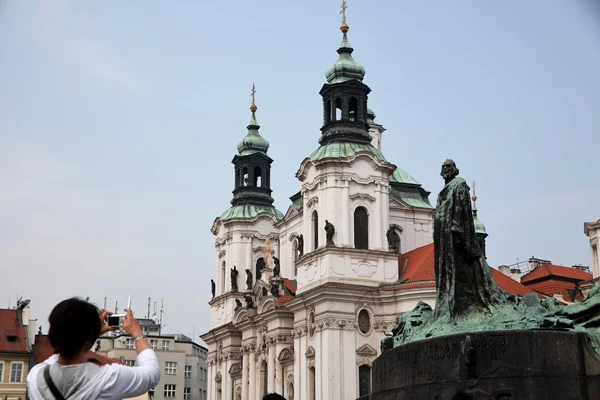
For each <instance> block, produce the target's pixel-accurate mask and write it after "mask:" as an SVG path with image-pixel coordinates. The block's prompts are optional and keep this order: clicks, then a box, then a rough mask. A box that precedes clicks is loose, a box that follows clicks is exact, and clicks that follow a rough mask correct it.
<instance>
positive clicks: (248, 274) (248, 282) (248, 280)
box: [246, 269, 252, 290]
mask: <svg viewBox="0 0 600 400" xmlns="http://www.w3.org/2000/svg"><path fill="white" fill-rule="evenodd" d="M246 290H252V271H250V270H249V269H246Z"/></svg>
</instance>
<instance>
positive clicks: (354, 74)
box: [325, 24, 365, 83]
mask: <svg viewBox="0 0 600 400" xmlns="http://www.w3.org/2000/svg"><path fill="white" fill-rule="evenodd" d="M341 30H342V32H343V33H344V37H343V39H342V44H341V45H340V48H339V49H338V51H337V52H338V54H339V57H338V59H337V61H336V62H335V63H334V64H333V66H331V68H329V69H328V70H327V72H326V73H325V77H326V78H327V82H328V83H340V82H346V81H349V80H352V79H356V80H358V81H361V82H362V80H363V78H364V77H365V67H363V66H362V65H360V64H359V63H358V62H356V61H355V60H354V58H352V52H353V51H354V49H353V48H352V46H350V42H348V37H347V35H346V32H348V25H346V24H344V25H342V27H341Z"/></svg>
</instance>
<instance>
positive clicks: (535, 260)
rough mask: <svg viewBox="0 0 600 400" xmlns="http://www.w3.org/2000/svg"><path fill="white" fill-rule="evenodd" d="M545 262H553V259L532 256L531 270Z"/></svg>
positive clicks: (530, 260)
mask: <svg viewBox="0 0 600 400" xmlns="http://www.w3.org/2000/svg"><path fill="white" fill-rule="evenodd" d="M544 264H552V261H550V260H542V259H541V258H535V257H531V258H530V259H529V271H533V270H534V269H536V268H537V267H539V266H541V265H544Z"/></svg>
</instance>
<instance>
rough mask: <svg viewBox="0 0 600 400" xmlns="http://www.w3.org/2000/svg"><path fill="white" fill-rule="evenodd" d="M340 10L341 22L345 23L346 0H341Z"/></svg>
mask: <svg viewBox="0 0 600 400" xmlns="http://www.w3.org/2000/svg"><path fill="white" fill-rule="evenodd" d="M341 8H342V11H340V14H342V24H345V23H346V8H348V5H347V4H346V0H343V1H342V7H341Z"/></svg>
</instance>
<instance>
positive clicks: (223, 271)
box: [219, 261, 227, 294]
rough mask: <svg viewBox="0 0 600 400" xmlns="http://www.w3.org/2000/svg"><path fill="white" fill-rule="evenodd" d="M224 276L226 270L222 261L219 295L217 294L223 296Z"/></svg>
mask: <svg viewBox="0 0 600 400" xmlns="http://www.w3.org/2000/svg"><path fill="white" fill-rule="evenodd" d="M226 274H227V268H226V265H225V261H223V264H221V282H220V283H221V293H219V294H225V280H226V277H225V276H226Z"/></svg>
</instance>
